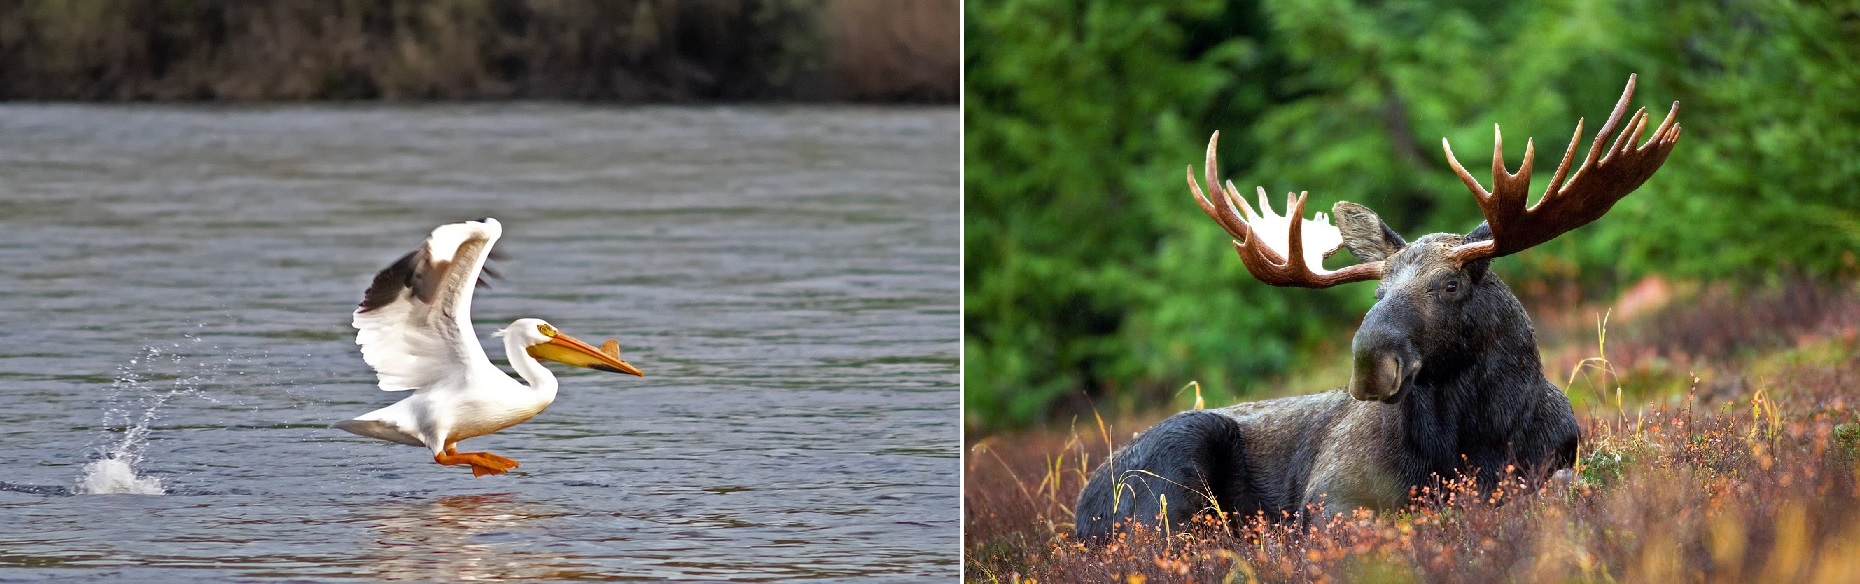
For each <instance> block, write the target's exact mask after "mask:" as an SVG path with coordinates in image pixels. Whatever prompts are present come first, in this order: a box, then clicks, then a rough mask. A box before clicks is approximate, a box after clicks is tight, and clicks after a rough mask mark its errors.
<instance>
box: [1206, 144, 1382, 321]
mask: <svg viewBox="0 0 1860 584" xmlns="http://www.w3.org/2000/svg"><path fill="white" fill-rule="evenodd" d="M1220 140H1221V133H1220V132H1215V133H1214V136H1213V137H1211V138H1208V158H1207V161H1206V163H1205V165H1204V167H1205V171H1206V173H1207V180H1208V190H1210V191H1214V194H1215V196H1214V197H1213V200H1212V201H1210V200H1209V197H1208V196H1207V195H1204V194H1202V191H1201V185H1200V184H1199V183H1197V182H1195V167H1194V165H1189V167H1188V188H1189V190H1192V191H1194V193H1195V202H1196V203H1200V204H1201V210H1202V211H1203V212H1206V213H1207V214H1208V217H1209V218H1211V219H1214V222H1215V223H1219V224H1221V227H1222V228H1224V229H1226V230H1227V234H1228V235H1232V236H1233V238H1234V251H1237V252H1239V253H1240V261H1242V262H1245V263H1246V269H1247V271H1249V272H1252V273H1253V277H1255V278H1259V280H1260V281H1261V282H1265V283H1267V284H1271V285H1274V286H1296V287H1300V288H1329V287H1331V286H1336V285H1338V284H1348V283H1350V282H1360V281H1363V280H1374V279H1377V278H1381V277H1382V262H1381V261H1374V262H1367V263H1360V264H1355V265H1352V266H1349V267H1346V268H1344V269H1341V270H1337V271H1334V272H1333V271H1330V270H1326V269H1324V264H1323V259H1324V258H1327V257H1330V255H1331V254H1333V253H1336V252H1337V248H1338V247H1341V246H1342V245H1343V235H1342V234H1341V233H1340V232H1338V230H1337V228H1336V227H1334V226H1332V225H1331V224H1330V220H1329V218H1327V217H1325V216H1324V214H1323V213H1318V214H1317V216H1316V218H1315V219H1304V215H1305V197H1306V195H1307V194H1308V193H1299V194H1298V196H1297V197H1293V196H1292V195H1291V194H1290V193H1286V200H1285V206H1286V210H1287V211H1288V213H1287V214H1286V215H1285V216H1284V217H1280V216H1279V215H1278V214H1277V213H1275V212H1273V210H1272V205H1271V204H1270V203H1267V202H1266V189H1265V188H1264V187H1260V188H1259V206H1260V209H1262V210H1263V211H1265V213H1264V214H1263V215H1262V214H1259V213H1255V212H1254V211H1253V207H1252V206H1251V205H1248V204H1247V203H1246V200H1245V199H1241V198H1240V197H1239V195H1236V194H1235V192H1236V189H1234V184H1233V182H1231V181H1229V182H1228V183H1227V186H1226V188H1222V187H1221V183H1220V171H1219V170H1218V169H1217V167H1216V165H1215V161H1214V149H1215V145H1216V144H1217V143H1219V142H1220ZM1236 202H1237V203H1238V205H1237V206H1238V207H1239V208H1241V209H1245V211H1246V216H1245V217H1242V216H1241V215H1240V213H1239V212H1238V211H1236V210H1235V207H1236V204H1235V203H1236ZM1307 228H1309V229H1310V230H1311V231H1310V232H1311V234H1312V235H1313V236H1314V237H1315V238H1317V241H1316V242H1315V243H1316V245H1315V246H1314V247H1312V248H1311V249H1309V250H1307V249H1306V248H1305V241H1304V235H1305V233H1306V229H1307ZM1288 257H1289V258H1292V259H1291V260H1287V259H1286V258H1288Z"/></svg>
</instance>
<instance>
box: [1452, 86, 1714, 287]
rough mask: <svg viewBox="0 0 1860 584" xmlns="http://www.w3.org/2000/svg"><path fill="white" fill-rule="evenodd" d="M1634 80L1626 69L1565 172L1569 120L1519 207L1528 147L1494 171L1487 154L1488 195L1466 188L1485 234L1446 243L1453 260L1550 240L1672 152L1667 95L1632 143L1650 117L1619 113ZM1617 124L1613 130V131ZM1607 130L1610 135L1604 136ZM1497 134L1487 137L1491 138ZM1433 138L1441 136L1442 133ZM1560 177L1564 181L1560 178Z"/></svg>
mask: <svg viewBox="0 0 1860 584" xmlns="http://www.w3.org/2000/svg"><path fill="white" fill-rule="evenodd" d="M1637 79H1638V76H1637V75H1630V76H1628V82H1627V87H1626V88H1625V89H1623V90H1622V92H1621V99H1619V100H1617V101H1616V102H1615V107H1614V110H1613V111H1611V112H1609V114H1608V121H1607V122H1604V123H1603V124H1602V128H1601V130H1600V131H1598V132H1596V134H1595V139H1594V141H1592V142H1591V143H1590V144H1589V152H1588V154H1587V155H1585V156H1584V157H1583V160H1582V164H1580V165H1578V166H1577V167H1576V169H1575V170H1574V171H1571V170H1570V168H1569V165H1570V162H1571V161H1573V160H1574V159H1575V155H1576V143H1577V140H1578V139H1580V138H1581V136H1582V125H1583V121H1582V120H1581V119H1578V120H1577V121H1576V133H1575V135H1574V136H1571V138H1570V144H1569V148H1568V149H1567V150H1565V151H1564V153H1563V160H1562V161H1561V162H1560V163H1558V164H1557V169H1556V175H1555V176H1554V177H1552V178H1551V179H1550V186H1549V188H1547V189H1545V190H1544V195H1543V198H1542V199H1540V200H1538V202H1537V204H1536V205H1532V206H1531V207H1530V208H1528V209H1527V208H1525V206H1524V205H1525V203H1526V202H1527V201H1526V200H1525V199H1526V193H1525V191H1528V190H1529V188H1530V170H1531V160H1530V159H1531V147H1530V146H1529V145H1527V146H1526V147H1525V161H1524V166H1523V167H1522V168H1520V169H1519V170H1518V173H1517V174H1513V175H1506V176H1502V177H1501V175H1502V170H1503V166H1502V163H1500V162H1498V161H1494V163H1493V164H1494V169H1493V175H1494V176H1493V181H1494V183H1495V185H1494V188H1495V189H1496V190H1497V191H1498V192H1497V193H1496V194H1493V195H1490V196H1489V198H1490V199H1491V200H1490V201H1489V202H1490V204H1488V195H1486V194H1485V193H1484V189H1475V190H1474V193H1473V194H1474V196H1475V197H1477V198H1478V200H1479V207H1480V210H1481V211H1482V212H1483V213H1484V214H1485V216H1486V224H1487V225H1488V226H1490V227H1491V229H1492V239H1491V240H1490V241H1481V242H1474V243H1469V244H1465V245H1461V246H1460V247H1458V248H1456V249H1454V255H1455V256H1456V257H1458V258H1460V260H1461V261H1473V260H1478V259H1484V258H1490V257H1499V256H1504V255H1510V254H1513V253H1517V252H1519V251H1523V250H1525V249H1529V248H1531V247H1533V246H1536V245H1538V244H1541V243H1544V242H1546V241H1550V240H1551V239H1555V238H1556V237H1557V236H1559V235H1562V234H1563V233H1566V232H1568V231H1570V230H1572V229H1575V228H1577V227H1581V226H1583V225H1587V224H1588V223H1589V222H1591V221H1594V220H1596V219H1599V218H1601V216H1602V215H1604V214H1606V213H1607V212H1608V210H1609V209H1610V208H1613V207H1614V204H1615V203H1616V202H1617V201H1620V200H1621V198H1622V197H1626V196H1627V195H1628V193H1632V192H1634V190H1635V189H1637V188H1640V185H1641V184H1642V183H1645V182H1646V181H1647V179H1648V178H1650V177H1652V176H1653V173H1654V172H1656V171H1658V170H1659V169H1660V165H1661V164H1664V163H1665V162H1666V157H1667V155H1668V154H1670V153H1672V149H1673V145H1674V144H1677V143H1678V140H1679V130H1680V128H1679V124H1678V122H1677V116H1678V114H1679V102H1676V101H1675V102H1673V107H1672V109H1671V110H1669V111H1668V112H1667V114H1666V118H1665V119H1663V120H1661V122H1660V126H1659V128H1658V129H1656V130H1654V132H1653V135H1652V136H1651V137H1649V138H1648V139H1647V141H1646V142H1645V143H1640V139H1641V136H1642V135H1643V134H1644V133H1645V132H1646V129H1647V123H1648V122H1649V121H1650V116H1649V115H1648V114H1647V110H1646V108H1641V109H1639V110H1636V111H1635V112H1634V114H1633V115H1631V116H1628V117H1627V119H1626V123H1625V124H1623V120H1622V115H1623V114H1625V113H1627V109H1628V105H1629V103H1631V102H1632V101H1633V98H1634V87H1635V84H1636V81H1637ZM1617 130H1619V131H1620V133H1618V134H1617V133H1616V131H1617ZM1610 136H1613V140H1612V141H1610V139H1609V138H1610ZM1497 140H1498V139H1497V138H1496V137H1495V138H1494V142H1495V143H1496V142H1497ZM1441 143H1442V144H1443V145H1444V144H1445V143H1446V142H1445V140H1444V139H1442V142H1441ZM1637 143H1639V144H1638V145H1636V144H1637ZM1447 159H1448V163H1449V164H1450V165H1451V166H1452V167H1453V170H1454V172H1456V173H1458V174H1459V175H1460V179H1461V180H1463V181H1467V182H1468V185H1469V187H1470V186H1473V185H1476V184H1477V183H1476V182H1473V181H1472V178H1471V176H1470V175H1468V174H1467V173H1466V170H1465V169H1464V168H1461V167H1460V166H1459V161H1457V160H1454V159H1453V154H1452V151H1451V149H1450V148H1449V150H1448V153H1447ZM1565 178H1567V179H1568V182H1564V179H1565Z"/></svg>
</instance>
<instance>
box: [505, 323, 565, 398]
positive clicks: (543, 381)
mask: <svg viewBox="0 0 1860 584" xmlns="http://www.w3.org/2000/svg"><path fill="white" fill-rule="evenodd" d="M517 337H518V335H505V336H504V355H505V356H506V357H509V358H510V366H511V368H514V369H516V370H517V375H520V376H522V377H523V380H524V381H528V382H530V389H533V390H536V391H538V392H542V393H546V394H549V395H555V374H554V373H550V372H549V368H547V367H543V364H542V363H540V362H538V361H536V358H535V357H531V356H530V352H529V350H528V349H529V348H528V347H525V346H523V340H522V339H519V338H517Z"/></svg>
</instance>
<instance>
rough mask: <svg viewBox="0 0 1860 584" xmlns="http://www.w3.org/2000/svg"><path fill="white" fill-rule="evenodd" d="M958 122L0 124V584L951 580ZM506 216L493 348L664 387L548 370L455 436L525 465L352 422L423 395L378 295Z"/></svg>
mask: <svg viewBox="0 0 1860 584" xmlns="http://www.w3.org/2000/svg"><path fill="white" fill-rule="evenodd" d="M957 124H958V116H957V114H956V112H955V111H954V110H953V109H951V108H938V109H895V108H857V107H827V108H809V107H793V108H786V107H777V108H737V107H689V108H686V107H668V108H606V107H584V106H576V105H552V104H517V105H507V104H505V105H457V106H450V105H448V106H419V107H382V106H367V107H341V106H292V107H261V108H230V107H197V108H196V107H169V106H162V107H149V106H143V107H130V106H110V107H99V106H85V105H6V106H0V291H4V293H3V295H0V580H5V579H15V578H46V577H50V578H73V579H86V580H89V579H99V578H120V579H132V580H150V579H161V580H173V579H180V578H207V579H216V580H224V579H273V578H278V579H294V580H318V579H355V578H364V579H414V580H479V579H518V580H531V579H545V578H584V579H644V580H666V579H698V580H741V581H767V580H789V579H796V578H842V579H850V580H856V581H875V580H883V579H895V580H903V581H920V580H925V579H953V578H954V577H955V575H956V570H957V563H958V562H957V555H958V553H959V550H958V545H959V544H958V542H957V529H958V527H957V526H958V517H957V514H958V511H957V500H958V493H957V472H958V468H957V456H958V450H959V445H958V437H957V431H958V430H957V428H958V416H959V410H958V406H957V360H958V354H959V348H958V340H957V326H958V322H959V321H958V318H959V317H958V308H957V302H958V295H959V291H958V283H957V278H958V267H957V241H958V240H957V226H958V219H957V217H958V215H957V203H958V194H957V192H958V188H959V186H958V179H957V177H958V174H957V173H958V166H959V164H960V153H959V150H958V146H957V133H958V131H957ZM485 216H490V217H496V218H497V219H499V220H500V221H502V222H503V224H504V237H503V239H502V240H501V241H500V242H499V244H498V250H499V251H500V252H502V254H503V256H504V257H503V259H502V260H500V261H498V262H496V263H494V268H495V269H497V270H498V271H499V272H500V273H502V274H503V276H504V279H502V280H497V281H494V282H492V283H491V288H490V289H488V290H481V291H480V292H479V293H478V296H477V299H476V302H475V304H476V306H475V307H474V312H475V314H473V317H474V320H475V321H476V324H477V329H478V332H479V333H480V337H481V340H483V341H485V342H493V339H491V337H490V332H491V331H492V330H495V329H498V328H502V327H503V326H505V325H507V324H508V323H509V322H510V321H512V320H515V319H517V318H521V317H531V316H533V317H540V318H545V319H549V320H550V322H552V323H553V324H555V325H556V326H557V327H559V328H561V329H562V330H563V331H564V332H567V333H569V334H571V335H575V336H578V337H580V338H582V339H584V340H588V341H590V342H593V343H596V344H598V343H599V342H600V341H602V340H605V339H607V338H617V339H619V341H620V345H621V347H622V350H623V351H624V353H625V355H626V358H627V360H628V361H630V362H631V363H633V364H634V365H636V366H639V367H640V368H641V369H643V370H645V372H646V374H647V377H645V378H636V377H632V376H623V375H614V374H609V373H601V372H596V371H589V370H583V369H575V368H566V367H561V366H552V368H553V369H554V370H555V371H556V372H557V375H558V376H559V378H560V379H561V383H562V391H561V394H560V395H559V397H558V398H557V400H556V402H555V404H554V405H553V406H551V407H550V409H549V410H548V411H545V412H543V413H542V414H541V415H540V416H537V417H536V418H535V419H533V420H531V421H530V422H528V423H525V424H522V425H518V426H516V427H513V428H510V429H508V430H505V431H503V432H501V433H498V434H495V435H491V436H486V437H482V438H477V439H474V440H472V441H470V442H467V443H465V444H464V446H465V447H466V448H465V449H466V450H489V451H492V452H496V453H498V454H502V455H504V456H508V457H511V458H515V459H517V460H519V461H521V462H522V467H521V468H518V469H517V470H515V471H512V472H511V473H509V474H506V475H501V476H491V477H483V478H473V477H472V476H471V473H470V472H469V470H467V469H466V468H465V467H442V466H439V465H436V464H434V463H433V462H432V460H431V458H430V455H429V454H427V453H426V452H425V451H423V450H422V449H418V448H412V447H407V446H400V445H394V444H388V443H385V442H376V441H371V440H369V439H365V438H361V437H359V436H354V435H350V434H347V433H345V432H342V431H339V430H334V429H331V428H330V427H329V424H331V423H333V422H336V421H338V420H342V419H345V418H348V417H353V416H356V415H359V414H362V413H364V412H367V411H370V410H372V409H375V408H377V407H381V406H384V405H386V404H388V403H391V402H393V401H394V400H397V399H399V398H401V397H404V396H405V395H406V394H402V393H388V392H383V391H379V390H377V389H375V388H374V378H373V373H372V371H371V370H370V369H368V367H367V366H366V365H365V364H364V363H363V362H362V359H361V356H360V354H359V352H358V351H357V349H356V346H355V345H354V331H353V330H352V329H350V328H349V325H348V322H349V313H350V311H351V310H353V309H354V306H355V303H356V302H357V301H359V300H360V298H361V292H362V289H363V288H365V287H366V286H367V284H368V282H369V281H370V279H371V278H372V276H373V274H374V273H375V272H376V271H377V270H379V269H381V268H382V267H384V266H386V265H387V264H388V263H389V262H390V261H392V260H394V259H395V258H397V257H399V256H400V255H401V254H404V253H406V252H407V251H409V250H411V249H413V247H414V246H415V245H416V244H418V243H419V242H420V241H421V240H422V239H424V237H425V235H426V233H427V232H428V231H430V230H431V229H432V228H433V227H435V226H438V225H440V224H443V223H449V222H453V221H459V220H464V219H474V218H478V217H485ZM492 346H493V347H498V346H501V345H492ZM493 360H494V361H497V362H499V363H500V364H501V363H502V361H503V357H502V351H501V350H498V351H494V359H493ZM99 493H114V494H99ZM126 493H144V494H126Z"/></svg>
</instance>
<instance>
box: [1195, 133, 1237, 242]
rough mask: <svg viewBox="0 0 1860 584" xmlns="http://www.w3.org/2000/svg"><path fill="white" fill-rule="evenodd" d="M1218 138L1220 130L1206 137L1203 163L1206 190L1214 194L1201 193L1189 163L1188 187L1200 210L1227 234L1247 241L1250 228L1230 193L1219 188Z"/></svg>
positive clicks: (1219, 138)
mask: <svg viewBox="0 0 1860 584" xmlns="http://www.w3.org/2000/svg"><path fill="white" fill-rule="evenodd" d="M1220 140H1221V133H1220V132H1215V133H1214V136H1213V137H1211V138H1208V157H1207V160H1206V162H1205V163H1204V164H1205V168H1206V169H1207V180H1208V190H1211V191H1214V194H1215V195H1216V196H1214V197H1209V196H1207V195H1206V194H1204V193H1202V191H1201V185H1200V184H1199V183H1197V182H1195V167H1194V165H1189V167H1188V188H1189V190H1191V191H1193V192H1194V193H1195V202H1196V203H1197V204H1200V205H1201V211H1202V212H1204V213H1207V214H1208V218H1210V219H1213V220H1214V222H1215V223H1219V224H1220V225H1221V228H1222V229H1225V230H1226V231H1227V235H1229V236H1232V237H1233V238H1234V239H1235V240H1238V241H1249V240H1251V239H1252V238H1253V231H1252V229H1250V228H1248V227H1247V223H1246V220H1245V219H1243V218H1241V217H1240V214H1239V213H1238V212H1237V211H1235V210H1234V204H1233V199H1234V198H1233V195H1232V193H1229V192H1225V191H1223V190H1222V189H1221V183H1220V178H1219V176H1220V174H1219V172H1220V171H1219V170H1217V168H1218V167H1217V166H1216V162H1215V157H1214V148H1215V145H1216V144H1218V143H1219V142H1220ZM1210 199H1212V200H1210ZM1241 204H1245V201H1242V202H1241ZM1248 210H1249V213H1248V214H1249V215H1250V214H1251V213H1250V211H1251V209H1250V208H1249V209H1248Z"/></svg>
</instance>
